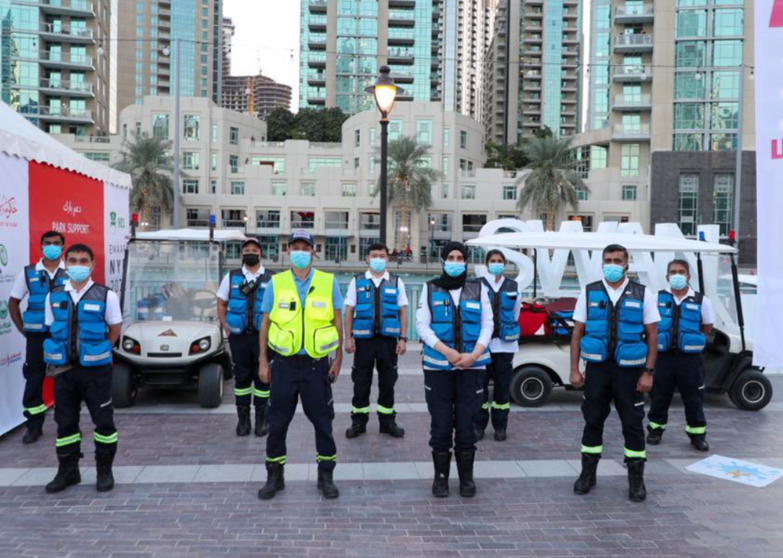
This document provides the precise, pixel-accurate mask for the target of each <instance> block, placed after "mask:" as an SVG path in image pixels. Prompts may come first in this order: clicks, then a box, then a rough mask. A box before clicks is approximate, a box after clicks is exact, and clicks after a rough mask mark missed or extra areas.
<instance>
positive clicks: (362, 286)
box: [351, 275, 402, 339]
mask: <svg viewBox="0 0 783 558" xmlns="http://www.w3.org/2000/svg"><path fill="white" fill-rule="evenodd" d="M354 281H355V282H356V308H355V309H354V314H353V330H352V331H351V334H352V335H353V337H354V339H372V338H373V337H374V336H375V335H381V336H383V337H392V338H395V339H396V338H397V337H399V336H400V332H401V331H402V324H401V322H400V305H399V304H397V297H398V296H399V294H400V291H399V287H398V285H399V280H398V278H397V277H396V276H394V275H389V279H383V280H382V281H381V283H380V285H379V286H378V288H375V283H374V282H373V280H372V279H367V276H366V275H357V276H356V277H355V279H354Z"/></svg>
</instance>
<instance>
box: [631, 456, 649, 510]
mask: <svg viewBox="0 0 783 558" xmlns="http://www.w3.org/2000/svg"><path fill="white" fill-rule="evenodd" d="M626 466H627V467H628V497H629V498H630V499H631V501H632V502H644V500H645V499H646V498H647V488H646V487H645V486H644V461H642V460H641V459H633V460H630V461H628V462H627V463H626Z"/></svg>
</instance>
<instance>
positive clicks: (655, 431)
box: [647, 426, 663, 446]
mask: <svg viewBox="0 0 783 558" xmlns="http://www.w3.org/2000/svg"><path fill="white" fill-rule="evenodd" d="M647 432H648V434H647V443H648V444H650V445H651V446H657V445H658V444H660V443H661V439H662V438H663V428H650V427H649V426H648V427H647Z"/></svg>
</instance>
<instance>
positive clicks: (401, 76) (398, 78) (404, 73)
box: [391, 68, 434, 83]
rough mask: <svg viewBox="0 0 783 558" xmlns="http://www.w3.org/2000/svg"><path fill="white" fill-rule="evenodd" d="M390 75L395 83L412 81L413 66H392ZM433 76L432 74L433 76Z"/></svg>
mask: <svg viewBox="0 0 783 558" xmlns="http://www.w3.org/2000/svg"><path fill="white" fill-rule="evenodd" d="M391 77H392V78H394V81H395V82H396V83H413V78H414V77H415V76H414V75H413V68H404V69H403V68H394V69H393V70H392V71H391ZM433 77H434V76H433Z"/></svg>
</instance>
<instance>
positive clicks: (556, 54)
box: [483, 0, 582, 144]
mask: <svg viewBox="0 0 783 558" xmlns="http://www.w3.org/2000/svg"><path fill="white" fill-rule="evenodd" d="M581 10H582V3H581V1H580V0H546V1H544V0H511V1H509V0H501V2H500V4H499V5H498V6H497V8H496V9H494V10H491V11H490V13H491V14H493V17H494V23H493V24H492V29H493V36H492V37H491V39H490V40H489V41H488V50H487V56H486V58H487V60H486V62H485V65H484V68H485V91H486V99H485V101H484V103H483V105H484V109H483V110H484V124H485V128H486V138H487V139H488V140H492V141H494V142H497V143H510V144H514V143H517V142H518V141H519V140H521V139H522V138H523V137H525V136H529V135H532V134H534V133H535V132H536V131H538V130H540V129H541V128H543V127H547V128H549V129H550V130H552V132H553V133H554V134H555V135H558V136H571V135H574V134H575V133H577V132H578V131H579V121H580V118H579V114H580V109H579V105H580V97H579V92H580V74H579V68H580V65H581V62H580V60H581V52H580V48H581V47H580V45H581V42H582V33H581V18H582V12H581Z"/></svg>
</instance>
